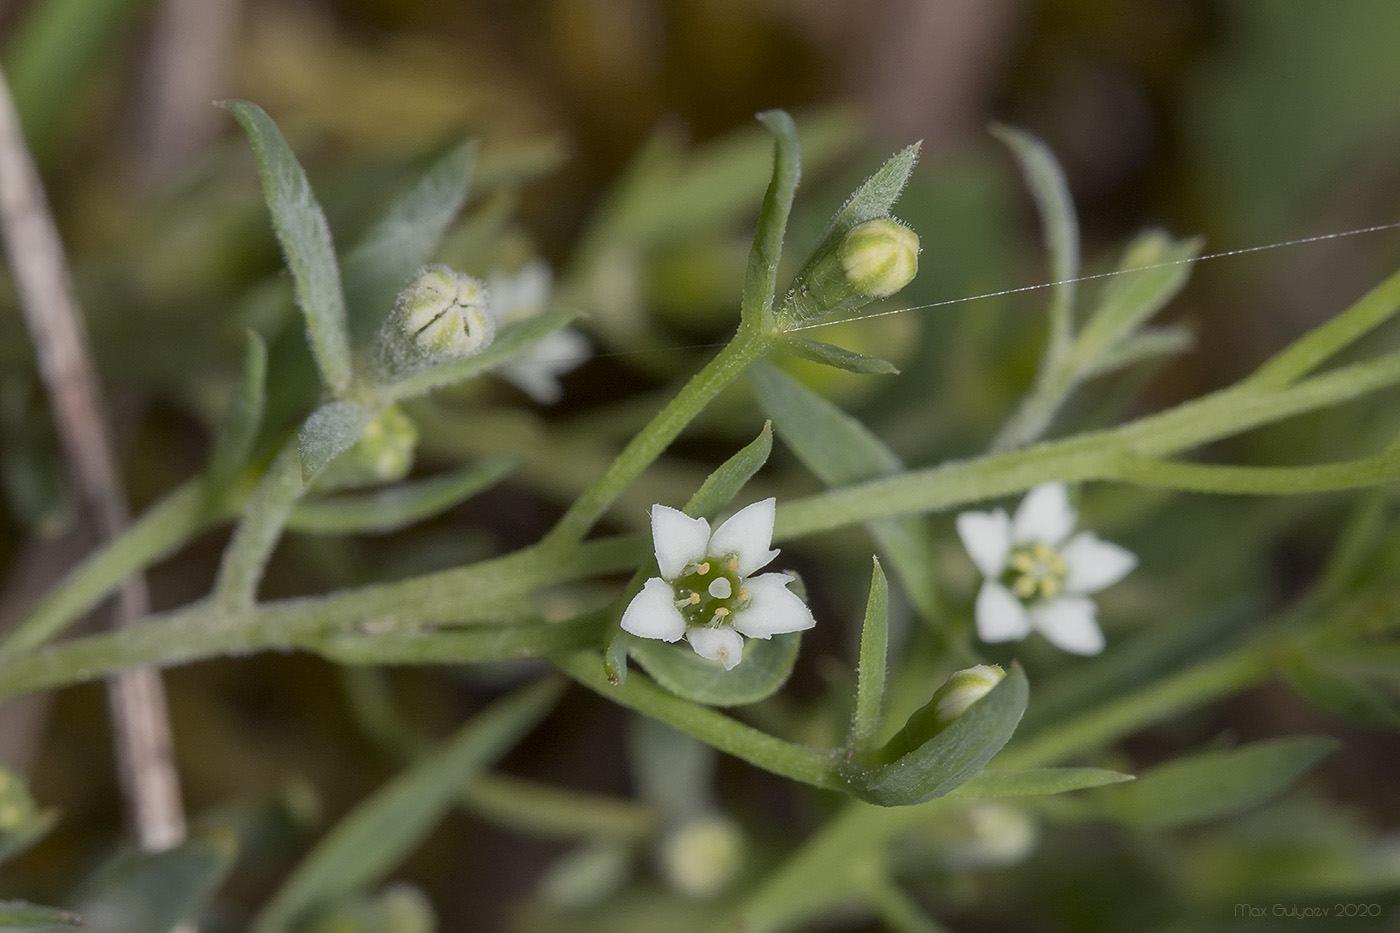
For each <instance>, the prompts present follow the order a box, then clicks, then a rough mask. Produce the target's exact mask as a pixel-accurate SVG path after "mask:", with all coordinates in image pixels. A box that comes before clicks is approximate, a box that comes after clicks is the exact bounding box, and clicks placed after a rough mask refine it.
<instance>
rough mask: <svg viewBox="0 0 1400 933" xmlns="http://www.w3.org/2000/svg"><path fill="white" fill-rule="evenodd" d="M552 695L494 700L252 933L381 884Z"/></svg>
mask: <svg viewBox="0 0 1400 933" xmlns="http://www.w3.org/2000/svg"><path fill="white" fill-rule="evenodd" d="M560 689H561V684H560V682H559V681H558V680H557V679H554V678H550V679H547V680H543V681H539V682H537V683H535V684H533V685H531V686H529V687H525V688H522V689H520V690H517V691H515V692H514V693H511V694H509V695H508V696H506V697H504V698H503V699H500V700H497V701H496V702H495V703H493V704H491V705H490V706H489V707H487V708H486V709H485V710H484V711H483V712H481V713H479V714H478V715H477V716H475V717H473V718H472V719H471V721H469V722H468V723H467V724H466V725H465V726H463V727H462V728H460V729H459V730H458V731H457V733H456V734H455V735H453V736H452V738H451V739H449V740H448V741H447V742H445V743H444V744H443V745H442V747H441V749H440V750H439V751H437V752H436V753H435V754H431V755H428V756H426V757H424V758H423V759H422V760H421V761H420V762H418V763H417V764H415V765H413V766H412V767H410V768H408V769H407V770H405V771H403V772H402V773H400V774H399V775H398V776H397V777H396V778H394V779H393V780H392V781H390V782H389V783H388V784H386V785H384V786H383V787H381V788H380V789H379V790H377V791H375V792H374V793H373V794H371V795H370V796H369V797H368V798H367V799H365V800H364V801H363V802H361V803H360V804H359V805H358V806H357V807H355V808H354V809H353V810H351V811H350V813H349V814H348V815H346V816H345V817H344V818H343V819H341V821H340V822H339V823H337V824H336V825H335V827H334V828H333V829H331V831H330V832H329V833H327V834H326V836H325V837H324V838H322V839H321V841H320V842H319V843H318V844H317V845H316V847H315V848H314V849H312V850H311V853H310V854H309V855H308V856H307V857H306V858H305V859H304V860H303V861H302V863H301V864H300V865H298V866H297V869H296V870H295V871H294V872H293V873H292V876H291V878H290V879H288V881H287V882H286V883H285V884H284V885H283V886H282V888H281V889H280V890H279V891H278V892H277V894H276V895H275V896H274V897H273V899H272V901H271V902H270V903H269V904H268V905H267V907H266V908H265V909H264V910H263V912H262V913H261V914H260V915H259V916H258V918H257V919H256V921H255V922H254V923H253V925H252V929H253V930H254V931H255V933H282V931H286V930H290V929H292V927H293V926H294V924H295V923H296V922H297V921H298V920H300V919H302V918H304V917H305V916H306V914H307V913H308V912H310V911H312V910H315V909H316V908H317V907H320V906H323V905H326V904H329V903H332V902H334V901H335V900H337V899H338V898H340V897H343V896H345V895H347V894H350V893H351V892H354V891H356V890H359V889H360V888H361V887H364V886H366V885H369V884H373V883H374V882H376V881H378V880H379V879H381V878H383V877H384V876H385V875H386V874H387V873H388V872H389V871H391V870H392V869H393V868H394V866H396V865H398V864H399V862H400V861H402V860H403V858H404V857H405V856H406V855H408V853H410V852H411V851H412V850H413V849H414V848H415V847H416V846H417V845H418V844H419V843H420V842H421V841H422V839H423V837H424V836H426V835H427V834H428V833H429V832H430V831H431V830H432V828H433V827H434V826H435V825H436V824H437V822H438V821H439V820H440V819H441V818H442V816H443V814H444V813H445V812H446V811H447V810H448V809H450V808H451V807H452V806H453V805H454V803H455V802H456V799H457V794H458V792H459V791H460V790H461V789H462V786H463V785H464V784H466V783H468V782H469V781H470V780H471V779H472V778H474V777H475V776H476V775H478V774H480V773H481V772H482V771H483V770H485V769H486V767H487V766H488V765H490V764H491V763H492V762H494V761H495V760H496V759H498V758H499V757H500V756H501V755H503V754H505V752H506V751H508V750H509V749H510V748H511V746H512V745H514V744H515V742H516V741H518V740H519V739H520V738H521V736H523V735H524V734H525V733H526V732H528V731H530V729H532V728H534V726H535V725H536V724H537V723H538V722H539V721H540V720H541V719H542V718H543V717H544V716H545V714H546V713H548V712H549V710H550V709H551V708H552V707H553V706H554V703H555V701H556V700H557V699H558V697H559V693H560ZM153 929H154V928H153Z"/></svg>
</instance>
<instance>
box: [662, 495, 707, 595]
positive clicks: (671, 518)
mask: <svg viewBox="0 0 1400 933" xmlns="http://www.w3.org/2000/svg"><path fill="white" fill-rule="evenodd" d="M651 540H652V546H653V547H654V548H655V549H656V564H657V566H658V567H660V568H661V576H663V577H665V578H666V579H667V580H674V579H675V578H676V577H679V576H680V575H681V571H682V570H684V569H685V565H686V564H689V563H691V562H693V561H697V560H703V559H704V557H705V552H706V551H707V550H708V549H709V546H710V523H709V522H707V521H705V520H704V519H703V518H691V517H690V516H689V515H687V514H685V513H684V512H682V511H679V510H678V509H673V508H671V507H670V506H669V505H653V506H652V507H651Z"/></svg>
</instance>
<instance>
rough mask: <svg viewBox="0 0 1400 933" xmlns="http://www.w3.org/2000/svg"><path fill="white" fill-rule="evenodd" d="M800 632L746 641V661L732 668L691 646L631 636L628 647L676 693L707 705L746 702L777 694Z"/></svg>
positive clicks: (654, 677) (794, 657)
mask: <svg viewBox="0 0 1400 933" xmlns="http://www.w3.org/2000/svg"><path fill="white" fill-rule="evenodd" d="M801 644H802V636H801V634H800V633H798V632H790V633H788V634H786V635H774V636H773V637H772V638H746V639H744V659H743V660H742V661H740V662H739V664H738V665H737V666H735V667H734V669H733V670H725V669H724V667H722V666H721V665H719V664H716V663H715V662H714V661H709V660H706V659H705V658H702V657H700V655H698V654H696V653H695V652H694V651H692V650H690V646H689V645H685V644H683V643H682V644H674V645H673V644H667V643H666V642H664V641H656V640H654V639H650V638H633V639H631V640H630V642H629V651H630V652H631V655H632V657H633V658H635V659H636V660H637V663H638V664H640V665H641V666H642V670H644V671H646V672H647V673H648V674H649V675H651V679H652V680H654V681H656V682H657V683H658V684H660V685H661V686H663V687H665V688H666V689H667V690H669V691H670V692H672V693H674V694H675V695H676V696H678V697H682V698H684V699H686V700H690V701H691V702H692V703H704V704H705V705H707V706H744V705H746V704H748V703H757V702H758V701H759V700H763V699H767V698H768V697H770V696H772V695H773V694H775V693H777V692H778V690H779V689H781V688H782V686H783V684H785V683H787V679H788V677H790V676H791V675H792V667H793V665H794V664H795V663H796V662H797V649H798V648H799V647H800V646H801Z"/></svg>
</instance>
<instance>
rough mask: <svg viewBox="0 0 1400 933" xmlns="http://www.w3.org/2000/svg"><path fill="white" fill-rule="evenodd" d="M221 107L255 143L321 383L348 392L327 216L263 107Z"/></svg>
mask: <svg viewBox="0 0 1400 933" xmlns="http://www.w3.org/2000/svg"><path fill="white" fill-rule="evenodd" d="M220 106H222V107H223V108H224V109H225V110H227V111H228V112H229V113H231V114H233V116H234V119H236V120H237V121H238V122H239V123H240V124H242V126H243V129H244V131H245V132H247V134H248V139H249V141H250V142H251V143H252V144H253V155H254V156H255V157H256V158H257V162H258V174H259V175H260V176H261V177H262V185H263V196H264V197H265V198H266V200H267V207H268V210H269V211H270V212H271V213H272V226H273V228H274V229H275V230H276V231H277V242H278V243H279V244H281V246H282V255H283V256H284V257H285V258H286V260H287V268H288V270H290V271H291V273H292V286H293V289H294V291H295V293H296V299H297V306H298V307H300V308H301V313H302V315H303V316H304V317H305V319H306V335H307V339H308V340H309V341H310V343H311V351H312V353H313V355H314V356H315V357H316V365H317V366H318V367H319V368H320V370H321V381H322V382H323V383H324V384H325V386H326V388H327V389H328V390H329V391H330V392H331V394H332V395H337V396H339V395H343V394H345V392H346V390H348V389H349V388H350V379H351V369H350V336H349V330H348V327H347V324H346V317H345V294H344V292H343V291H342V290H341V287H340V267H339V266H338V265H337V264H336V258H335V246H334V245H333V244H332V243H331V231H330V227H329V226H327V224H326V217H325V214H323V213H322V211H321V205H320V204H319V203H317V201H316V196H315V195H314V194H313V193H312V191H311V184H310V182H308V181H307V180H306V173H305V172H304V171H302V168H301V164H300V163H298V162H297V158H296V156H295V155H294V154H293V153H292V150H291V147H289V146H288V145H287V141H286V140H285V139H284V138H282V133H281V131H279V130H278V129H277V124H275V123H273V122H272V119H271V118H270V117H268V115H267V114H265V113H263V111H262V108H260V107H259V106H258V105H257V104H254V103H250V102H249V101H246V100H226V101H222V102H221V103H220Z"/></svg>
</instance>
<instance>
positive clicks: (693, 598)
mask: <svg viewBox="0 0 1400 933" xmlns="http://www.w3.org/2000/svg"><path fill="white" fill-rule="evenodd" d="M690 604H691V605H692V606H698V605H700V594H699V593H691V594H690Z"/></svg>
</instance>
